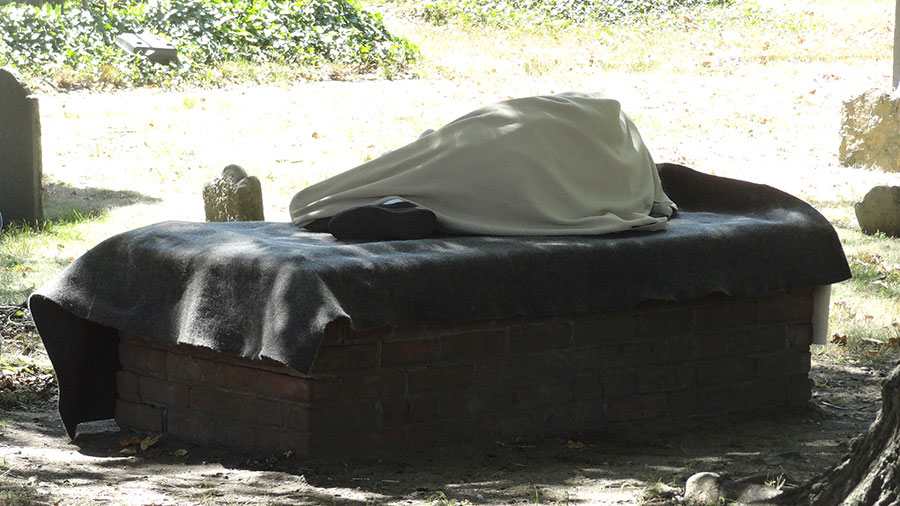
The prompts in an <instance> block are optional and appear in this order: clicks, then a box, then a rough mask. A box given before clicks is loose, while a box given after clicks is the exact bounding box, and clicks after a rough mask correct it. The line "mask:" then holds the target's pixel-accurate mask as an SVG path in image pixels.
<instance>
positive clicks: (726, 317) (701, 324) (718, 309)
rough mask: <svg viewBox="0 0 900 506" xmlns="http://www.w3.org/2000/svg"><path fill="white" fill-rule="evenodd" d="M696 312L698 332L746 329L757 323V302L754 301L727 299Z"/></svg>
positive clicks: (701, 307)
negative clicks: (736, 328) (735, 328)
mask: <svg viewBox="0 0 900 506" xmlns="http://www.w3.org/2000/svg"><path fill="white" fill-rule="evenodd" d="M695 311H696V312H695V317H696V328H697V330H722V329H728V328H733V327H746V326H748V325H752V324H753V323H754V322H756V301H755V300H752V299H739V300H735V301H732V300H729V299H725V300H721V301H716V302H714V303H712V304H709V305H704V306H699V307H697V308H696V310H695Z"/></svg>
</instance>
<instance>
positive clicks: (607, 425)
mask: <svg viewBox="0 0 900 506" xmlns="http://www.w3.org/2000/svg"><path fill="white" fill-rule="evenodd" d="M812 308H813V303H812V291H811V290H800V291H794V292H790V293H775V294H768V295H763V296H756V297H746V298H735V297H727V296H724V295H714V296H708V297H704V298H700V299H695V300H690V301H682V302H648V303H643V304H641V305H639V306H637V307H635V308H632V309H629V310H624V311H617V312H597V313H586V314H567V315H558V316H553V317H541V318H514V319H502V320H486V321H473V322H453V323H424V324H417V325H411V326H404V327H399V328H383V329H376V330H372V331H366V332H354V331H353V330H352V329H350V328H349V326H348V325H347V324H346V323H345V322H344V321H337V322H333V323H331V324H330V325H329V326H328V328H327V331H326V337H325V341H324V342H323V344H322V346H321V347H320V348H319V351H318V354H317V356H316V359H315V362H314V363H313V368H312V370H311V371H310V374H301V373H299V372H297V371H294V370H292V369H289V368H287V367H285V366H284V365H281V364H279V363H277V362H274V361H271V360H250V359H245V358H238V357H234V356H231V355H227V354H224V353H221V352H215V351H211V350H209V349H206V348H198V347H193V346H186V345H170V344H166V343H162V342H159V341H151V340H146V339H142V338H140V337H136V336H131V335H120V344H119V346H120V347H119V356H120V360H121V364H122V370H121V371H120V372H119V373H118V378H117V389H118V401H117V405H116V419H117V421H118V423H119V424H120V425H121V426H123V427H129V428H134V429H138V430H144V431H152V432H165V433H169V434H172V435H174V436H177V437H180V438H183V439H186V440H189V441H192V442H196V443H199V444H204V445H224V446H232V447H238V448H241V449H245V450H250V451H253V452H266V453H268V452H277V453H281V452H285V451H287V450H292V451H294V452H296V453H298V454H302V455H314V456H315V455H332V454H347V453H358V452H361V451H376V452H377V451H383V450H390V449H404V448H422V447H426V446H439V445H450V444H452V445H458V444H460V443H461V442H475V441H481V440H497V439H504V438H506V439H511V438H513V437H515V436H541V435H562V436H565V435H566V434H570V433H571V432H574V431H588V432H594V431H598V432H599V431H617V430H621V429H624V428H632V427H635V426H638V427H641V428H650V429H652V428H660V427H672V426H683V425H689V424H692V423H696V422H698V421H699V420H702V419H704V418H709V417H722V416H731V415H737V414H744V413H761V412H775V411H784V410H786V409H790V408H799V407H802V406H804V405H805V404H806V403H807V401H808V400H809V396H810V386H809V380H808V377H807V375H808V372H809V367H810V352H809V345H810V343H811V341H812V324H811V320H812V313H813V309H812Z"/></svg>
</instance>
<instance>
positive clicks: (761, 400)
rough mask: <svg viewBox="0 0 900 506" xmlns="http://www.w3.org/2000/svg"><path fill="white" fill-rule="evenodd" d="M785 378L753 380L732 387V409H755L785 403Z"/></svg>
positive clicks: (779, 405) (778, 405)
mask: <svg viewBox="0 0 900 506" xmlns="http://www.w3.org/2000/svg"><path fill="white" fill-rule="evenodd" d="M784 386H785V380H784V379H783V378H782V379H778V380H776V381H753V382H747V383H740V384H736V385H733V386H732V387H731V391H732V397H731V409H732V410H733V411H735V412H738V411H744V412H746V411H755V410H760V409H766V408H773V407H781V406H784V405H785V389H784Z"/></svg>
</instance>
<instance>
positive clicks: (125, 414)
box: [116, 399, 163, 432]
mask: <svg viewBox="0 0 900 506" xmlns="http://www.w3.org/2000/svg"><path fill="white" fill-rule="evenodd" d="M116 422H117V423H118V424H119V425H120V426H122V427H124V428H129V429H135V430H140V431H147V432H162V431H163V418H162V410H161V409H160V408H155V407H153V406H148V405H147V404H141V403H137V402H129V401H125V400H122V399H119V400H118V401H116Z"/></svg>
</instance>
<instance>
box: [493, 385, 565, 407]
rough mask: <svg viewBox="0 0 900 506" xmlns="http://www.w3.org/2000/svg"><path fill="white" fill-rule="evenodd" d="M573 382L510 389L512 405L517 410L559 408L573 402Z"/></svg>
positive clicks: (518, 386)
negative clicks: (571, 387)
mask: <svg viewBox="0 0 900 506" xmlns="http://www.w3.org/2000/svg"><path fill="white" fill-rule="evenodd" d="M570 385H571V382H569V381H558V382H552V383H551V382H549V381H542V382H540V383H532V384H530V385H517V386H512V387H510V388H509V389H508V395H509V396H510V397H511V398H512V404H513V407H514V409H516V410H528V409H541V408H544V407H546V406H559V405H561V404H564V403H566V402H570V401H572V400H573V393H572V391H571V389H570Z"/></svg>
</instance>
